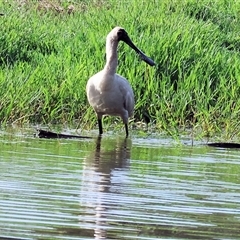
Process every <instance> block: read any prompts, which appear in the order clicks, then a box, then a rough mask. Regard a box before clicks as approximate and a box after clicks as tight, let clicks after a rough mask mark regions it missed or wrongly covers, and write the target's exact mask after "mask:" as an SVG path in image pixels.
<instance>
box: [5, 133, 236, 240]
mask: <svg viewBox="0 0 240 240" xmlns="http://www.w3.org/2000/svg"><path fill="white" fill-rule="evenodd" d="M185 143H187V144H183V145H176V144H175V143H174V142H173V141H172V140H169V139H161V138H157V137H148V138H140V137H134V136H133V137H132V138H131V139H127V140H126V139H124V137H118V136H116V135H110V136H107V135H105V136H104V137H103V138H102V140H98V139H97V138H95V139H93V140H74V139H60V140H56V139H55V140H54V139H52V140H49V139H37V138H34V137H32V133H31V131H30V133H28V132H27V133H26V132H23V133H22V132H21V131H19V132H16V131H15V132H14V133H8V134H5V132H1V135H0V239H24V240H25V239H38V240H40V239H44V240H47V239H51V240H52V239H68V240H71V239H141V240H143V239H147V240H150V239H151V240H152V239H240V227H239V226H240V177H239V173H240V154H239V153H240V152H239V150H236V149H231V150H226V149H217V148H210V147H207V146H204V145H202V144H198V143H196V144H195V146H193V147H192V146H191V145H190V144H188V141H186V142H185Z"/></svg>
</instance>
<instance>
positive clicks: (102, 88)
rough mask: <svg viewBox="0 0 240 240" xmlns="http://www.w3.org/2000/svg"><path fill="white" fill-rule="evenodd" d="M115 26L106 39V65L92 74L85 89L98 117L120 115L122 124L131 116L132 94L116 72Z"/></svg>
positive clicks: (116, 33)
mask: <svg viewBox="0 0 240 240" xmlns="http://www.w3.org/2000/svg"><path fill="white" fill-rule="evenodd" d="M119 29H122V28H120V27H115V28H114V29H113V30H112V31H111V32H110V33H109V34H108V36H107V40H106V65H105V67H104V69H103V70H101V71H100V72H98V73H97V74H95V75H93V76H92V77H91V78H90V79H89V80H88V83H87V86H86V91H87V98H88V101H89V103H90V105H91V106H92V107H93V109H94V110H95V112H96V114H97V117H98V119H101V118H102V116H103V115H111V116H120V117H121V118H122V120H123V123H124V124H127V123H128V118H129V117H130V116H132V114H133V109H134V94H133V90H132V88H131V86H130V84H129V82H128V81H127V80H126V79H125V78H124V77H122V76H120V75H118V74H117V73H116V69H117V64H118V61H117V46H118V42H119V40H118V31H119Z"/></svg>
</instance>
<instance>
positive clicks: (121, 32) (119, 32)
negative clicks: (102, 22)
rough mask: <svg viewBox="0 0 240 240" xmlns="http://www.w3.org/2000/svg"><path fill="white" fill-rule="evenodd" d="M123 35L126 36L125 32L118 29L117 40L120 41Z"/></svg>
mask: <svg viewBox="0 0 240 240" xmlns="http://www.w3.org/2000/svg"><path fill="white" fill-rule="evenodd" d="M125 35H126V32H125V31H124V30H123V29H120V30H119V31H118V32H117V36H118V40H122V39H123V37H124V36H125Z"/></svg>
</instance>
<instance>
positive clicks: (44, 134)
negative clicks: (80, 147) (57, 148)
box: [36, 129, 92, 139]
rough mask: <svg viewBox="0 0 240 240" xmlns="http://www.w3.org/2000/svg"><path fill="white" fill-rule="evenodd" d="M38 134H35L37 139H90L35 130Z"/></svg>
mask: <svg viewBox="0 0 240 240" xmlns="http://www.w3.org/2000/svg"><path fill="white" fill-rule="evenodd" d="M37 131H38V133H37V134H36V136H37V137H39V138H81V139H91V138H92V137H87V136H79V135H69V134H62V133H54V132H51V131H46V130H42V129H37Z"/></svg>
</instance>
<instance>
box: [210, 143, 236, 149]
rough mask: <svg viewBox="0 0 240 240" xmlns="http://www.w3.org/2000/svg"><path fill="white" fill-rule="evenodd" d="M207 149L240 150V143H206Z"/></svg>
mask: <svg viewBox="0 0 240 240" xmlns="http://www.w3.org/2000/svg"><path fill="white" fill-rule="evenodd" d="M207 145H208V146H209V147H219V148H240V143H227V142H219V143H207Z"/></svg>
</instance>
